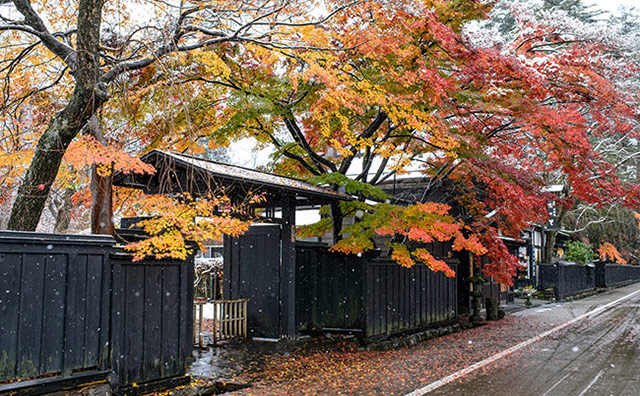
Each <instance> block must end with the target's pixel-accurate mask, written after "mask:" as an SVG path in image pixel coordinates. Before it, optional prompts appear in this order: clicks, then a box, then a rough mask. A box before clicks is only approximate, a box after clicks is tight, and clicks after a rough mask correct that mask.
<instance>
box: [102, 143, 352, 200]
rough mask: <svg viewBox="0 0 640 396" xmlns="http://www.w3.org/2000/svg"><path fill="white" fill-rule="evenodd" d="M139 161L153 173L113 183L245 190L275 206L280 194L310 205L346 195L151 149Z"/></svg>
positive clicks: (197, 191) (235, 193)
mask: <svg viewBox="0 0 640 396" xmlns="http://www.w3.org/2000/svg"><path fill="white" fill-rule="evenodd" d="M141 160H142V161H144V162H146V163H148V164H150V165H152V166H153V167H154V168H156V173H155V174H154V175H125V174H122V173H118V174H116V175H115V176H114V185H116V186H121V187H131V188H137V189H142V190H144V191H145V192H146V193H151V194H158V193H160V194H177V193H185V192H188V193H190V194H192V195H194V196H202V195H205V194H207V193H210V192H217V191H219V190H224V192H225V193H226V194H227V195H228V196H229V197H230V198H232V199H234V198H235V199H238V200H241V199H244V197H246V196H247V194H249V193H255V194H264V196H265V199H266V203H265V204H264V206H265V207H268V206H279V203H280V201H281V200H282V197H283V196H294V197H295V198H296V206H313V205H320V204H326V203H329V202H332V201H336V200H349V199H351V197H350V196H348V195H346V194H342V193H340V192H336V191H333V190H331V189H328V188H325V187H321V186H317V185H315V184H311V183H308V182H306V181H303V180H299V179H294V178H291V177H286V176H281V175H277V174H274V173H269V172H262V171H258V170H255V169H249V168H243V167H240V166H235V165H230V164H225V163H222V162H215V161H209V160H205V159H202V158H196V157H192V156H189V155H185V154H180V153H175V152H170V151H163V150H153V151H151V152H149V153H147V154H145V155H144V156H142V157H141Z"/></svg>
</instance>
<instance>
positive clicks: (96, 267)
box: [83, 255, 104, 367]
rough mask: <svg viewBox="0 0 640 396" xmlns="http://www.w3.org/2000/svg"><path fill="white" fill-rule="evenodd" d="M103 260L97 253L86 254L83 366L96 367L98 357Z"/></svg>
mask: <svg viewBox="0 0 640 396" xmlns="http://www.w3.org/2000/svg"><path fill="white" fill-rule="evenodd" d="M103 265H104V264H103V261H102V257H100V256H97V255H87V279H86V288H85V295H84V303H85V306H84V310H85V315H86V318H85V323H84V324H85V328H84V334H85V337H84V346H83V347H84V362H83V366H84V367H98V361H99V358H100V347H101V343H100V332H101V326H102V318H101V317H100V316H101V314H102V312H101V311H100V300H101V299H102V297H103V294H102V284H103V277H102V274H103V271H102V269H103Z"/></svg>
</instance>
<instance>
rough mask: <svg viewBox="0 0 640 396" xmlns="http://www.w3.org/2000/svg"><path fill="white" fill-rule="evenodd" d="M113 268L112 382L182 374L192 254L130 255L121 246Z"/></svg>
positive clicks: (188, 348)
mask: <svg viewBox="0 0 640 396" xmlns="http://www.w3.org/2000/svg"><path fill="white" fill-rule="evenodd" d="M110 261H111V264H112V268H113V294H112V304H113V305H112V311H111V320H112V335H111V339H112V343H113V344H112V346H113V356H114V361H113V372H114V375H113V378H112V382H114V383H116V384H117V385H118V386H126V385H128V384H132V383H138V384H142V383H149V382H153V381H158V380H163V379H166V378H171V377H177V376H182V375H184V374H185V368H186V366H187V359H188V358H189V357H190V356H191V352H192V342H193V257H190V258H188V259H187V260H186V261H182V260H172V259H164V260H153V259H145V260H141V261H135V262H134V261H132V260H131V256H130V255H129V254H126V253H125V252H124V251H123V250H121V249H116V250H114V251H113V252H112V253H111V255H110Z"/></svg>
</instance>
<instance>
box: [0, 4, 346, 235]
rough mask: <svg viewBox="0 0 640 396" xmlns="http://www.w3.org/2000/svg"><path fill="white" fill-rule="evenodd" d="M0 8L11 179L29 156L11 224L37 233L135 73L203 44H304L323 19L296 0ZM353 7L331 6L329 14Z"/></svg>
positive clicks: (173, 61)
mask: <svg viewBox="0 0 640 396" xmlns="http://www.w3.org/2000/svg"><path fill="white" fill-rule="evenodd" d="M58 3H59V4H58ZM0 4H1V5H2V10H0V12H1V15H2V18H1V19H0V33H1V34H2V36H1V37H0V42H1V44H2V55H1V57H2V69H1V73H2V77H3V84H4V85H3V94H4V97H3V100H2V104H1V108H2V110H3V111H2V114H3V116H2V118H3V121H4V125H5V128H6V132H5V133H6V134H7V139H8V141H6V142H4V143H3V144H4V145H5V147H3V162H2V165H4V166H5V167H6V168H9V169H10V170H12V171H13V172H14V173H11V174H9V171H7V173H6V174H7V175H8V177H11V178H12V179H13V178H15V176H17V174H16V172H17V170H14V165H17V164H14V163H13V162H12V156H13V158H15V157H17V156H20V157H23V158H24V157H25V156H28V157H29V159H27V160H26V161H28V166H27V169H26V172H25V174H24V176H23V177H21V178H20V182H19V187H18V189H17V193H16V195H15V198H14V199H13V205H12V209H11V215H10V218H9V220H8V227H9V228H10V229H15V230H35V228H36V226H37V225H38V221H39V220H40V216H41V214H42V211H43V209H44V207H45V203H46V200H47V197H48V195H49V192H50V190H51V188H52V186H53V184H54V182H55V180H56V176H57V174H58V172H59V170H60V167H61V164H62V161H63V157H64V155H65V153H66V151H67V149H68V147H69V145H70V144H71V143H72V141H73V140H74V139H75V138H76V137H77V136H78V134H79V133H80V132H81V131H82V130H83V129H84V128H86V126H87V124H88V122H89V120H90V119H92V117H94V116H96V115H97V114H98V112H99V111H100V110H101V109H103V108H105V105H106V104H107V103H108V102H109V101H110V100H112V99H113V97H114V96H116V95H118V94H124V95H126V93H124V92H125V91H126V85H127V84H130V83H132V84H135V83H136V81H135V76H136V73H137V72H138V71H142V72H143V73H144V71H145V70H151V69H154V68H158V69H162V70H164V71H166V72H169V73H171V72H170V71H169V70H171V69H173V66H175V65H179V64H181V63H182V62H181V59H180V58H181V56H182V54H186V53H192V52H196V51H198V50H202V49H205V50H207V51H212V50H214V49H215V48H227V49H230V48H231V49H238V48H239V47H241V46H242V45H244V44H247V43H251V44H253V45H254V46H256V47H259V48H264V49H267V50H277V49H281V48H289V47H299V48H305V43H304V42H301V41H300V40H299V39H298V37H299V36H297V35H296V34H295V29H291V28H294V27H297V26H300V25H303V26H315V25H317V24H319V23H321V22H322V20H316V19H313V17H312V16H310V15H309V13H310V11H311V10H312V8H313V7H314V6H318V5H320V4H321V3H317V4H310V3H307V2H305V1H297V0H272V1H260V2H252V1H236V0H228V1H218V0H212V1H205V2H201V1H193V2H188V1H187V2H184V1H183V2H176V3H175V4H173V3H171V2H167V3H154V4H151V3H147V2H136V1H132V2H128V4H127V6H124V7H123V5H122V4H120V3H113V4H112V3H111V2H105V1H103V0H81V1H79V2H77V3H69V4H67V3H64V2H57V4H53V3H52V2H48V1H42V2H40V1H29V0H15V1H8V0H3V1H2V2H1V3H0ZM346 6H348V3H346V4H344V5H341V4H338V5H337V6H332V4H331V2H329V3H328V4H327V6H326V10H327V12H328V16H331V15H332V13H335V12H338V11H339V10H340V9H341V8H343V7H346ZM212 64H213V66H212V67H215V60H213V61H212ZM132 80H133V81H132ZM146 83H147V84H146V88H147V89H150V88H153V87H154V86H153V83H152V82H151V81H147V82H146ZM123 88H124V90H123ZM25 130H26V131H25ZM25 133H26V135H27V136H25ZM97 140H98V141H100V140H102V139H97ZM34 142H35V144H34ZM104 142H106V140H105V141H104ZM101 143H103V142H101ZM30 145H31V146H32V147H29V146H30ZM25 146H26V147H25ZM33 146H35V147H33ZM29 149H30V150H29ZM138 151H139V150H138ZM16 152H20V154H19V155H14V153H16ZM4 153H6V155H5V154H4ZM99 160H100V158H99V157H98V158H94V162H96V163H98V162H99ZM23 161H24V160H23ZM24 165H26V164H24ZM106 165H109V166H111V164H110V163H106ZM113 165H114V170H124V169H121V168H120V167H119V165H118V163H114V164H113ZM18 169H19V167H18ZM9 189H10V188H9V187H7V194H8V193H9V192H8V190H9ZM107 220H109V219H108V218H107Z"/></svg>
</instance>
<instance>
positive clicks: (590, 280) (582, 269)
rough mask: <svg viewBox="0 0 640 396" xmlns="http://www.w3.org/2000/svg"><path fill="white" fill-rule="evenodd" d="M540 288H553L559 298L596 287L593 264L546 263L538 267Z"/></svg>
mask: <svg viewBox="0 0 640 396" xmlns="http://www.w3.org/2000/svg"><path fill="white" fill-rule="evenodd" d="M538 270H539V273H538V276H539V280H538V289H540V290H544V289H548V288H553V289H554V291H555V295H556V297H557V298H565V297H568V296H572V295H575V294H579V293H584V292H587V291H591V290H594V289H595V288H596V279H595V268H594V266H593V264H587V265H582V264H565V263H559V264H545V265H540V266H539V267H538Z"/></svg>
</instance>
